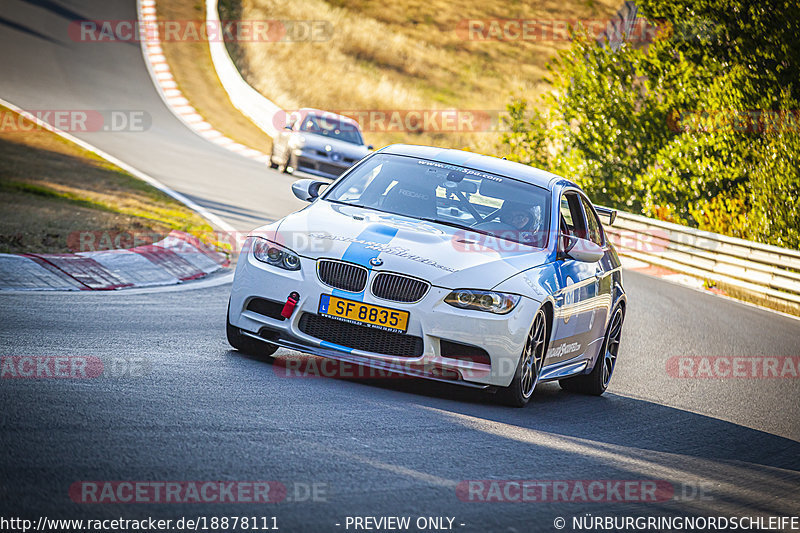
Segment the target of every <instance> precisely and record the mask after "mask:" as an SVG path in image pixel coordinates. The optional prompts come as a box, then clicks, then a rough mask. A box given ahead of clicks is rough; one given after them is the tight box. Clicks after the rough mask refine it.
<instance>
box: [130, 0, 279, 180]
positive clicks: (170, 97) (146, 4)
mask: <svg viewBox="0 0 800 533" xmlns="http://www.w3.org/2000/svg"><path fill="white" fill-rule="evenodd" d="M137 9H138V11H139V20H140V21H141V24H140V25H139V28H140V29H139V36H140V40H141V43H142V55H143V56H144V61H145V64H146V65H147V70H148V71H149V72H150V77H151V78H152V79H153V84H154V85H155V87H156V89H157V90H158V92H159V94H160V95H161V98H162V100H164V103H165V104H166V105H167V107H168V108H169V109H170V111H172V113H173V114H174V115H175V116H177V117H178V119H180V120H181V122H183V123H184V124H185V125H186V126H187V127H188V128H189V129H190V130H192V131H193V132H195V133H196V134H198V135H200V136H201V137H203V138H204V139H206V140H208V141H211V142H212V143H214V144H216V145H219V146H221V147H223V148H226V149H228V150H230V151H231V152H234V153H237V154H239V155H242V156H244V157H247V158H249V159H253V160H254V161H258V162H260V163H265V164H267V163H269V159H270V156H269V155H267V154H265V153H263V152H259V151H258V150H254V149H253V148H249V147H247V146H244V145H243V144H240V143H237V142H236V141H234V140H233V139H230V138H229V137H226V136H224V135H223V134H222V133H220V132H219V131H217V130H215V129H214V127H213V126H212V125H211V124H209V123H208V122H207V121H206V120H205V119H204V118H203V117H202V116H201V115H200V113H198V112H197V110H196V109H195V108H194V107H192V105H191V104H190V103H189V100H187V99H186V98H185V97H184V96H183V94H182V93H181V91H180V89H178V84H177V82H176V81H175V78H174V77H173V76H172V72H171V71H170V68H169V65H168V64H167V60H166V58H165V57H164V49H163V48H162V47H161V39H160V36H159V29H158V24H157V22H158V19H157V17H156V2H155V0H139V1H138V2H137Z"/></svg>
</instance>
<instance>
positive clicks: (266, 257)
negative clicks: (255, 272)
mask: <svg viewBox="0 0 800 533" xmlns="http://www.w3.org/2000/svg"><path fill="white" fill-rule="evenodd" d="M252 239H253V248H252V249H253V257H255V258H256V259H258V260H259V261H261V262H262V263H267V264H268V265H272V266H275V267H278V268H282V269H284V270H300V257H299V256H298V255H297V254H296V253H294V252H293V251H291V250H290V249H288V248H286V247H285V246H281V245H280V244H277V243H274V242H272V241H268V240H267V239H262V238H261V237H252Z"/></svg>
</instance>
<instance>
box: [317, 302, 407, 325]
mask: <svg viewBox="0 0 800 533" xmlns="http://www.w3.org/2000/svg"><path fill="white" fill-rule="evenodd" d="M319 314H320V315H323V316H327V317H330V318H335V319H337V320H342V321H344V322H350V323H351V324H359V325H362V326H369V327H372V328H377V329H382V330H385V331H400V332H405V331H406V329H408V311H399V310H397V309H389V308H387V307H380V306H378V305H371V304H365V303H361V302H356V301H353V300H345V299H344V298H337V297H336V296H331V295H329V294H323V295H322V296H320V299H319Z"/></svg>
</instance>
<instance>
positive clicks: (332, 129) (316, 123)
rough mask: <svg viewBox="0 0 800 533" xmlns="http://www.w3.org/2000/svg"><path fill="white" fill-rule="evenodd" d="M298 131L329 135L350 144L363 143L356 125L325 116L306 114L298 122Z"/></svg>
mask: <svg viewBox="0 0 800 533" xmlns="http://www.w3.org/2000/svg"><path fill="white" fill-rule="evenodd" d="M300 131H302V132H305V133H314V134H316V135H322V136H325V137H331V138H333V139H338V140H340V141H345V142H349V143H352V144H358V145H361V144H364V140H363V139H362V138H361V133H360V132H359V131H358V126H356V125H355V124H351V123H349V122H342V121H340V120H337V119H335V118H331V117H327V116H322V117H319V116H317V115H308V116H306V117H305V118H304V119H303V122H302V123H301V124H300Z"/></svg>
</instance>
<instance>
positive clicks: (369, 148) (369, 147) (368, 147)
mask: <svg viewBox="0 0 800 533" xmlns="http://www.w3.org/2000/svg"><path fill="white" fill-rule="evenodd" d="M373 148H375V147H374V146H372V145H371V144H368V145H367V150H372V149H373Z"/></svg>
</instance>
